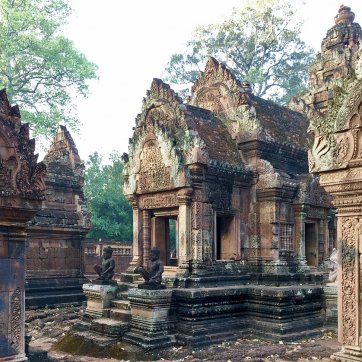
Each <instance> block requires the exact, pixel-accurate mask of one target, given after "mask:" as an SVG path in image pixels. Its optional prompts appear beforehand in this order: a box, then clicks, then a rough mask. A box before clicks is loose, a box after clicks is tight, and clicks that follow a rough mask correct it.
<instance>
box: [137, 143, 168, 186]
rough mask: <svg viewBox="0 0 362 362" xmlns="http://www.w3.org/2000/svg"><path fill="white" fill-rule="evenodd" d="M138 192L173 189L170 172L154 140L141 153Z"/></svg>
mask: <svg viewBox="0 0 362 362" xmlns="http://www.w3.org/2000/svg"><path fill="white" fill-rule="evenodd" d="M138 176H139V178H138V191H139V192H149V191H157V190H164V189H167V188H170V187H172V185H171V180H170V172H169V170H168V169H167V168H166V166H165V164H164V162H163V159H162V155H161V152H160V149H159V147H158V144H157V143H156V141H154V140H150V141H148V142H146V143H145V145H144V146H143V150H142V153H141V170H140V172H139V175H138Z"/></svg>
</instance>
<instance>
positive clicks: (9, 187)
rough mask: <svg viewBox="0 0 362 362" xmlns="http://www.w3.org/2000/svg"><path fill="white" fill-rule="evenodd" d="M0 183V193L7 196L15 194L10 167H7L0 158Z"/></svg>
mask: <svg viewBox="0 0 362 362" xmlns="http://www.w3.org/2000/svg"><path fill="white" fill-rule="evenodd" d="M0 184H1V194H2V195H4V196H5V195H6V196H9V195H13V194H15V192H16V191H15V190H14V187H13V180H12V173H11V169H10V168H8V167H7V165H6V163H5V162H4V161H3V160H2V159H0Z"/></svg>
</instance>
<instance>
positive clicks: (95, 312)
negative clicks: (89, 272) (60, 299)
mask: <svg viewBox="0 0 362 362" xmlns="http://www.w3.org/2000/svg"><path fill="white" fill-rule="evenodd" d="M83 292H84V295H85V296H86V298H87V308H86V310H85V314H86V315H87V316H89V317H92V318H101V317H103V316H104V310H105V309H109V308H110V307H111V301H112V300H114V299H115V298H116V295H117V292H118V285H117V284H114V285H97V284H91V283H89V284H83Z"/></svg>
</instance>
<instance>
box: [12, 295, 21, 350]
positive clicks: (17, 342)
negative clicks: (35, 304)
mask: <svg viewBox="0 0 362 362" xmlns="http://www.w3.org/2000/svg"><path fill="white" fill-rule="evenodd" d="M23 320H24V318H23V316H22V294H21V291H20V289H19V288H17V289H16V290H15V291H14V292H13V294H12V296H11V315H10V324H11V346H12V350H13V353H14V354H15V353H21V352H22V351H23V348H24V346H23V330H22V323H23Z"/></svg>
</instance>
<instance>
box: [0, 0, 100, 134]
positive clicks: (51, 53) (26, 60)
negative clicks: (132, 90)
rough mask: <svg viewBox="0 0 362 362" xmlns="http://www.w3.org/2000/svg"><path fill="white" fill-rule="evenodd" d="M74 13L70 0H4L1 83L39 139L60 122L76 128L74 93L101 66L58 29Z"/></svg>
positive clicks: (0, 4)
mask: <svg viewBox="0 0 362 362" xmlns="http://www.w3.org/2000/svg"><path fill="white" fill-rule="evenodd" d="M70 12H71V8H70V7H69V5H68V3H67V1H66V0H0V48H1V52H0V86H1V87H3V88H6V90H7V94H8V97H9V100H10V102H11V103H16V104H18V105H19V107H20V109H21V112H22V118H23V119H24V120H26V121H27V122H29V123H30V126H31V129H32V131H33V136H35V137H38V138H42V137H49V136H51V135H53V134H54V132H55V130H56V128H57V126H58V124H59V123H62V124H65V125H67V126H68V127H69V128H71V129H72V130H74V131H76V130H77V128H78V125H77V120H76V118H75V113H74V108H75V107H74V103H73V102H72V98H73V97H74V96H75V95H77V94H79V95H82V96H86V95H87V93H88V84H87V82H88V81H89V80H91V79H95V78H97V75H96V70H97V66H96V65H95V64H93V63H91V62H89V61H88V60H87V59H86V57H85V56H84V55H83V54H82V53H80V52H79V51H77V50H76V49H75V47H74V45H73V43H72V42H71V40H69V39H67V38H66V37H64V36H63V35H62V34H61V33H60V29H61V27H62V26H63V25H64V24H65V23H66V19H67V18H68V16H69V15H70Z"/></svg>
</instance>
